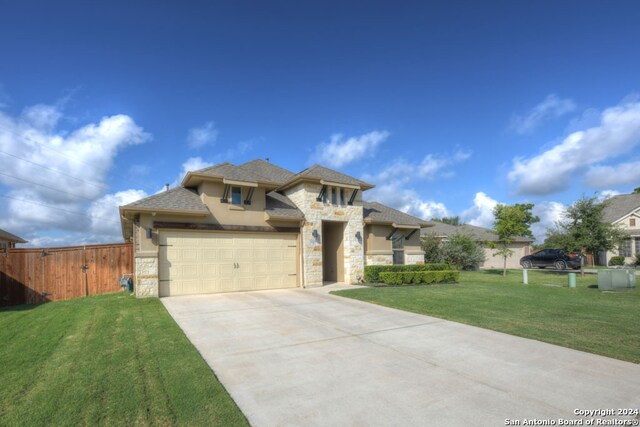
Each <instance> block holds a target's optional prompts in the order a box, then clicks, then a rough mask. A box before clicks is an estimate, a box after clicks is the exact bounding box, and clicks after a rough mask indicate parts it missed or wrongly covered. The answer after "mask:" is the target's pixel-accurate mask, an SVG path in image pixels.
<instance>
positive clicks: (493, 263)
mask: <svg viewBox="0 0 640 427" xmlns="http://www.w3.org/2000/svg"><path fill="white" fill-rule="evenodd" d="M433 224H434V226H433V227H430V228H426V229H423V230H422V235H423V236H425V235H427V234H431V233H433V234H435V235H436V236H437V237H440V238H441V239H442V240H447V239H448V238H449V237H450V236H452V235H454V234H456V233H463V234H466V235H468V236H471V237H473V238H474V239H475V240H476V241H477V242H478V243H480V244H482V246H483V247H484V253H485V256H486V261H485V262H484V263H483V264H482V265H481V266H480V267H482V268H502V267H503V266H504V258H503V257H501V256H494V255H493V253H494V252H495V249H491V248H490V247H488V246H487V244H486V242H489V241H493V242H497V241H498V236H497V235H496V234H495V233H494V232H493V231H491V230H489V229H488V228H483V227H477V226H475V225H469V224H463V225H450V224H445V223H443V222H438V221H434V222H433ZM532 242H533V239H531V238H529V237H516V238H514V239H513V242H512V243H510V244H509V245H508V247H509V249H511V250H512V251H513V254H512V255H511V256H510V257H509V258H507V268H521V266H520V258H522V257H523V256H525V255H529V254H531V243H532Z"/></svg>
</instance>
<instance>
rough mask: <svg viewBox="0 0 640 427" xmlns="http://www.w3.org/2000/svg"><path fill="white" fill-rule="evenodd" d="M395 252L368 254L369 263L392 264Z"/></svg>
mask: <svg viewBox="0 0 640 427" xmlns="http://www.w3.org/2000/svg"><path fill="white" fill-rule="evenodd" d="M391 264H393V254H367V265H391Z"/></svg>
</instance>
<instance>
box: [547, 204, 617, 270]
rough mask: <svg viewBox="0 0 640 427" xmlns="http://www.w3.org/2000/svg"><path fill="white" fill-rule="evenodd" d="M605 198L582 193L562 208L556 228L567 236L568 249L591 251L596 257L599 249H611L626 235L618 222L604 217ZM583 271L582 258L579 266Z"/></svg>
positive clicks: (583, 251)
mask: <svg viewBox="0 0 640 427" xmlns="http://www.w3.org/2000/svg"><path fill="white" fill-rule="evenodd" d="M607 204H608V201H607V200H604V201H599V200H598V199H597V198H596V197H586V196H582V198H580V199H579V200H578V201H576V202H574V203H573V204H572V205H571V206H569V207H568V208H567V209H566V210H565V212H564V218H565V219H564V220H562V221H560V222H559V223H558V228H559V230H560V231H561V232H562V233H564V234H565V235H566V237H567V240H568V242H569V243H568V244H570V245H572V247H571V248H569V249H579V250H580V251H581V252H582V253H591V254H592V255H593V258H594V259H596V255H597V253H598V251H601V250H603V251H610V250H612V249H615V247H616V246H618V245H619V244H620V242H622V240H624V239H625V237H628V236H626V235H625V233H624V232H623V231H622V230H621V229H620V228H618V227H617V226H615V225H613V224H611V223H609V222H605V221H604V219H603V218H604V210H605V208H606V207H607ZM580 272H581V273H582V274H584V261H583V262H582V266H581V267H580Z"/></svg>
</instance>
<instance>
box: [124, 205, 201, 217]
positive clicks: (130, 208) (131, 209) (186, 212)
mask: <svg viewBox="0 0 640 427" xmlns="http://www.w3.org/2000/svg"><path fill="white" fill-rule="evenodd" d="M127 212H132V213H137V212H141V213H154V212H157V213H170V214H180V215H187V216H207V215H209V212H208V211H192V210H184V209H165V208H139V207H136V206H120V213H121V214H124V213H127Z"/></svg>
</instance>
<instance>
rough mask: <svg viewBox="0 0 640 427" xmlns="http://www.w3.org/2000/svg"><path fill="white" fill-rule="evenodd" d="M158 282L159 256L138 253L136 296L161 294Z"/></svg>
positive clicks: (144, 296)
mask: <svg viewBox="0 0 640 427" xmlns="http://www.w3.org/2000/svg"><path fill="white" fill-rule="evenodd" d="M158 284H159V282H158V257H157V256H143V255H136V256H135V284H134V291H135V294H136V297H138V298H146V297H158V296H160V293H159V286H158Z"/></svg>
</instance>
